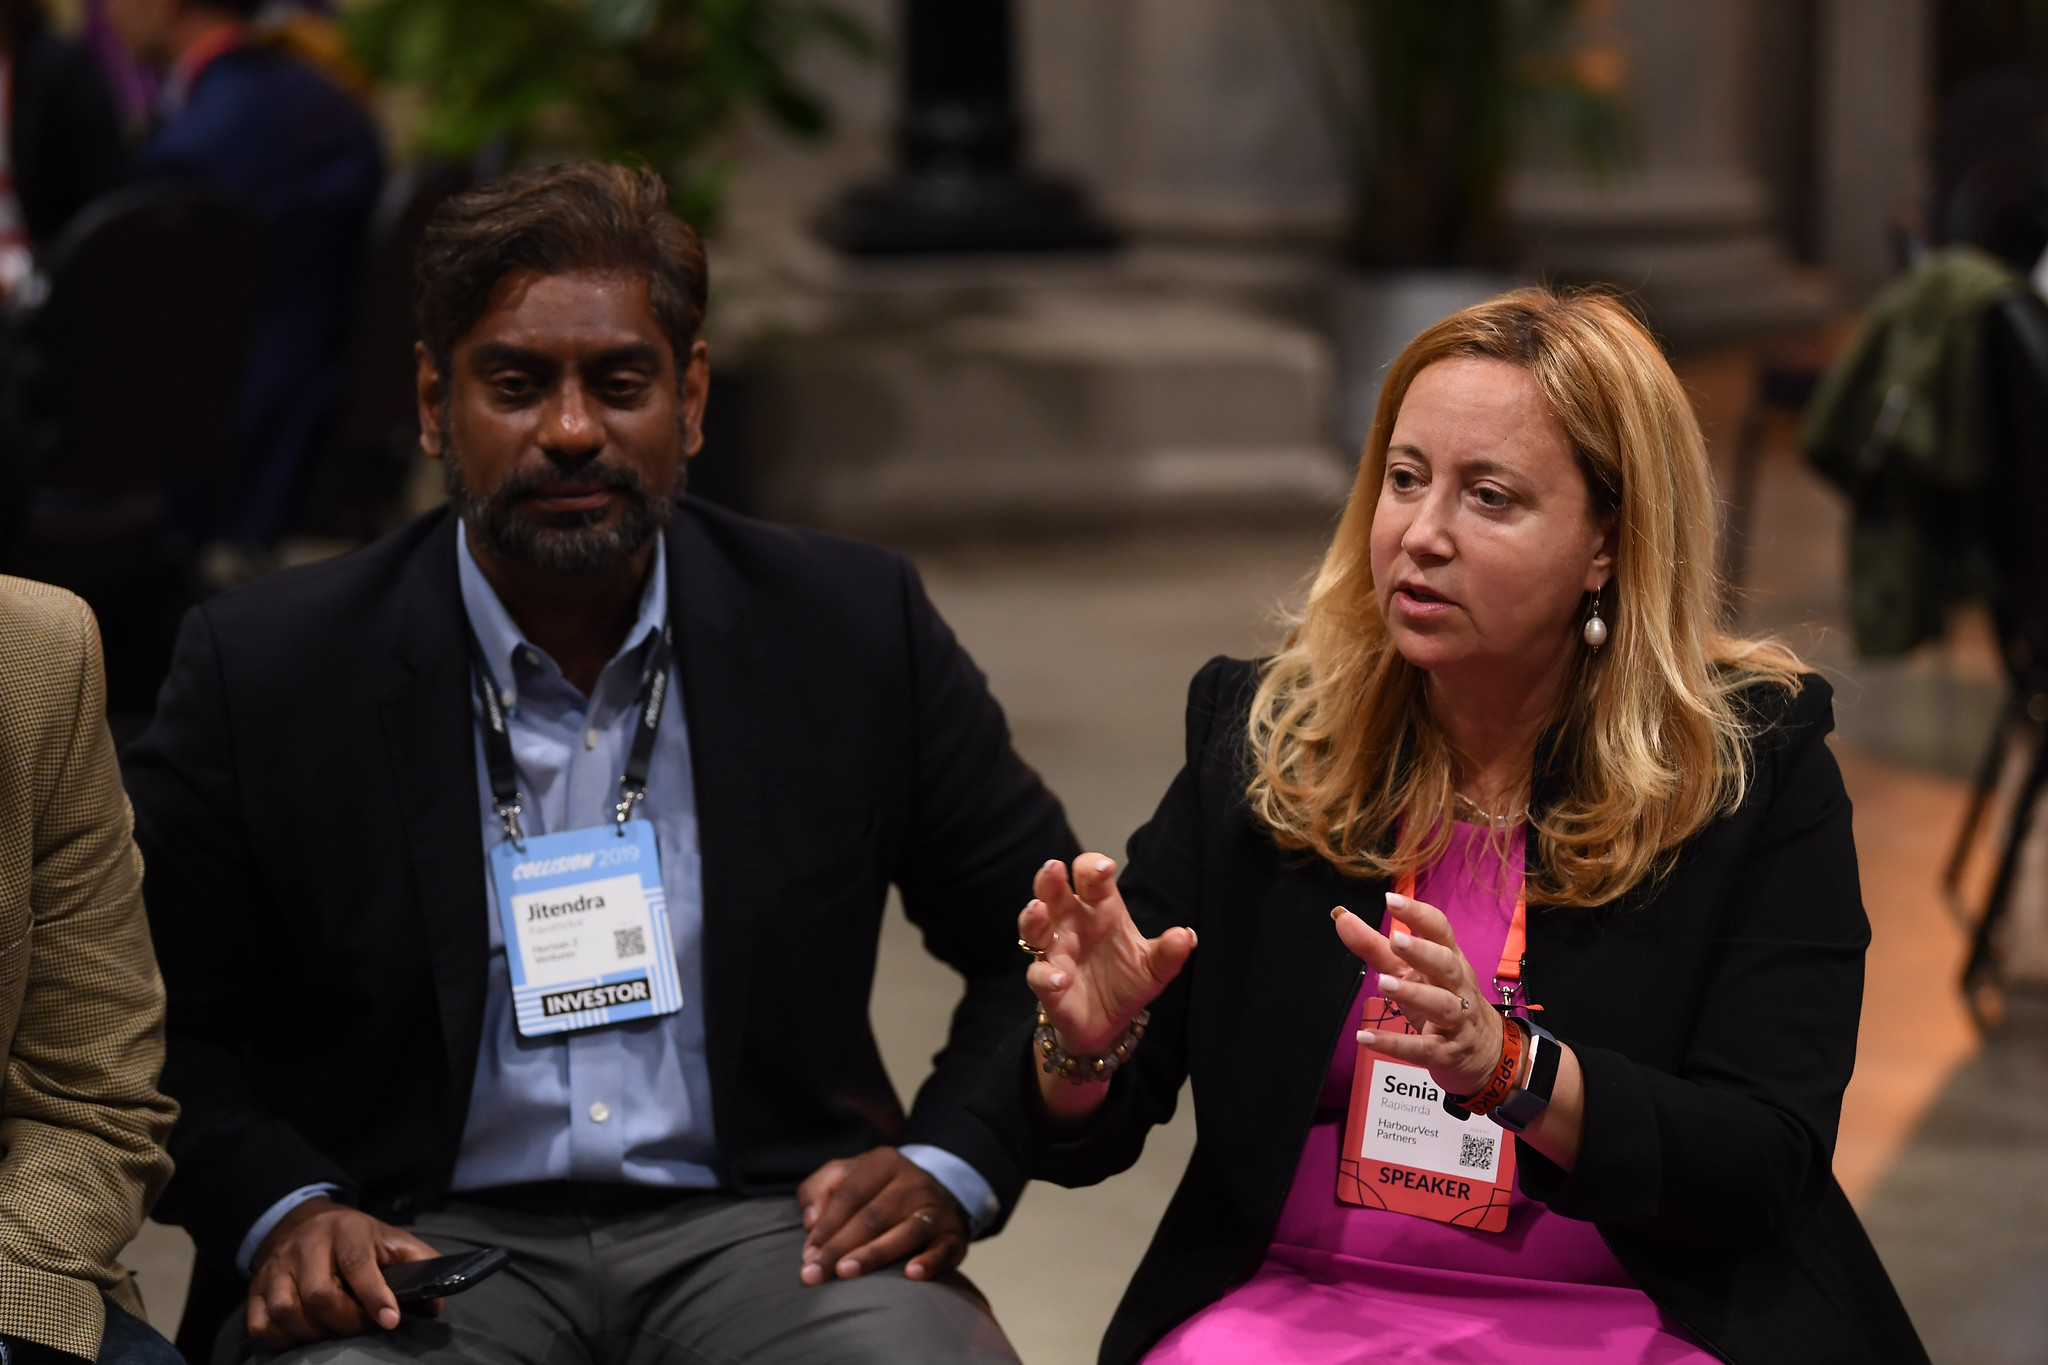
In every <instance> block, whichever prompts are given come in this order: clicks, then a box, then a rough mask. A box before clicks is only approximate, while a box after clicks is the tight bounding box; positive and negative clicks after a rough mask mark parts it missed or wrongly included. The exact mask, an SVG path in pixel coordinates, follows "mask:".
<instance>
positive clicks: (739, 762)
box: [668, 503, 773, 1154]
mask: <svg viewBox="0 0 2048 1365" xmlns="http://www.w3.org/2000/svg"><path fill="white" fill-rule="evenodd" d="M668 572H669V585H668V591H669V599H668V600H669V615H670V619H671V620H672V621H673V623H674V625H675V631H676V664H677V668H678V670H679V672H680V675H681V679H682V692H683V714H684V717H685V718H686V720H687V721H688V723H689V728H690V768H691V776H692V779H693V785H694V787H695V790H696V794H697V843H698V850H699V853H700V857H701V863H700V866H701V868H702V876H703V897H704V974H703V976H704V1029H705V1048H706V1051H707V1052H708V1053H709V1061H710V1066H711V1086H712V1108H713V1112H715V1113H716V1114H717V1115H718V1126H719V1133H720V1142H719V1147H720V1149H721V1151H722V1152H724V1153H727V1154H730V1153H732V1152H735V1151H738V1150H740V1149H741V1147H742V1146H743V1144H744V1136H743V1134H744V1127H743V1125H744V1122H745V1118H744V1116H745V1114H746V1112H747V1111H746V1108H745V1106H743V1105H742V1103H741V1101H740V1097H741V1096H742V1095H743V1094H744V1093H745V1092H746V1088H747V1087H746V1084H745V1078H744V1077H743V1075H742V1073H741V1062H742V1058H743V1056H744V1046H743V1038H744V1033H745V1026H746V1018H747V985H748V980H749V975H750V972H751V970H752V964H751V961H750V958H751V955H752V947H753V937H754V935H753V922H754V918H755V912H756V909H757V904H758V900H759V896H760V894H761V890H762V888H763V887H764V886H766V885H767V883H768V881H769V880H771V877H770V874H769V873H768V872H767V871H766V870H764V869H766V867H767V865H768V864H767V858H768V854H769V852H770V850H769V848H768V846H767V837H766V828H767V824H766V821H767V802H766V791H767V788H766V775H765V774H766V768H767V753H766V750H765V741H764V736H766V735H767V734H768V733H769V732H770V730H771V727H772V723H773V722H772V718H770V717H766V716H762V715H760V714H758V707H759V702H758V698H759V695H760V680H761V679H762V677H763V676H764V671H763V670H764V664H763V663H762V650H761V647H760V644H761V642H760V639H759V636H758V630H759V625H758V623H756V622H753V621H751V620H749V619H748V617H747V615H746V612H745V610H744V607H745V604H744V602H743V601H742V586H741V583H740V580H739V577H738V575H737V574H736V573H735V572H734V570H733V567H732V565H731V564H730V563H729V562H728V561H727V560H726V558H725V556H724V555H723V554H722V553H721V552H720V550H719V547H718V546H717V545H716V544H715V543H714V542H713V540H712V539H711V537H710V536H709V535H708V534H707V533H706V532H705V530H704V528H703V526H702V525H701V524H699V522H698V521H697V519H696V518H695V517H693V516H692V515H691V514H690V511H689V508H688V504H687V503H685V504H684V506H683V507H681V508H679V509H678V510H677V513H676V516H675V519H674V521H673V522H671V523H670V526H669V531H668Z"/></svg>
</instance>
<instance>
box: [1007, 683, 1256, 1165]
mask: <svg viewBox="0 0 2048 1365" xmlns="http://www.w3.org/2000/svg"><path fill="white" fill-rule="evenodd" d="M1234 668H1241V665H1236V664H1234V663H1233V661H1232V660H1229V659H1224V658H1217V659H1212V660H1211V661H1210V662H1209V663H1208V664H1207V665H1205V666H1204V667H1203V669H1202V670H1201V672H1199V673H1197V674H1196V675H1195V678H1194V681H1193V682H1192V683H1190V684H1189V687H1188V704H1187V751H1186V759H1185V761H1184V763H1183V765H1182V767H1181V770H1180V772H1179V773H1177V774H1176V775H1175V776H1174V779H1173V783H1172V785H1170V786H1169V787H1168V788H1167V789H1166V795H1165V796H1164V797H1162V798H1161V799H1160V802H1159V807H1158V809H1157V810H1156V811H1154V812H1153V815H1152V818H1151V819H1150V820H1149V821H1147V822H1146V823H1145V824H1144V825H1143V826H1142V827H1141V828H1140V829H1139V830H1138V831H1137V832H1136V833H1135V834H1133V835H1132V836H1131V839H1130V862H1129V866H1128V867H1126V868H1125V870H1124V873H1123V875H1122V876H1121V877H1120V878H1119V879H1118V882H1117V886H1118V889H1119V890H1120V891H1121V892H1122V893H1123V897H1124V904H1125V905H1126V906H1127V907H1129V909H1130V912H1131V919H1132V921H1133V922H1134V923H1135V924H1136V925H1137V927H1138V930H1139V932H1141V933H1143V934H1144V935H1145V936H1146V937H1147V938H1157V937H1158V936H1159V935H1160V934H1162V933H1164V932H1165V931H1166V930H1168V929H1170V928H1172V927H1173V926H1175V925H1177V924H1178V925H1186V926H1188V927H1190V928H1193V929H1194V931H1195V934H1196V939H1197V942H1198V944H1199V941H1200V937H1201V933H1202V924H1201V920H1202V913H1201V911H1202V897H1201V888H1202V881H1203V868H1204V864H1205V858H1204V849H1203V842H1204V840H1203V831H1204V829H1205V826H1204V824H1203V817H1204V802H1203V781H1202V779H1203V777H1204V772H1205V767H1206V765H1207V764H1209V763H1211V762H1213V761H1215V756H1214V755H1212V754H1211V752H1210V750H1211V741H1212V735H1213V732H1214V730H1215V727H1216V722H1217V720H1218V718H1219V716H1225V715H1228V714H1229V708H1228V706H1227V704H1226V698H1225V694H1226V693H1227V692H1228V691H1229V687H1228V677H1229V674H1230V673H1231V671H1232V670H1233V669H1234ZM1224 747H1225V748H1226V749H1227V750H1229V751H1233V752H1234V747H1235V746H1234V745H1226V746H1224ZM1200 956H1201V950H1200V948H1199V946H1198V947H1197V949H1196V953H1195V956H1194V957H1191V958H1189V959H1188V962H1187V965H1186V966H1184V967H1183V968H1182V969H1181V974H1180V975H1179V976H1178V977H1176V978H1175V979H1174V981H1173V982H1172V983H1171V984H1170V985H1168V986H1167V988H1166V989H1165V990H1164V991H1162V992H1160V994H1159V998H1158V999H1156V1000H1154V1001H1153V1002H1152V1004H1151V1006H1150V1009H1151V1016H1152V1017H1151V1022H1150V1024H1149V1025H1147V1027H1146V1030H1145V1037H1144V1041H1143V1042H1142V1043H1140V1044H1139V1046H1138V1050H1137V1052H1136V1053H1134V1054H1133V1055H1132V1057H1131V1060H1130V1063H1129V1064H1128V1065H1126V1066H1124V1067H1123V1068H1122V1069H1121V1070H1119V1071H1118V1072H1117V1073H1116V1075H1115V1076H1113V1077H1112V1078H1111V1079H1110V1081H1109V1094H1108V1096H1107V1097H1105V1098H1104V1100H1103V1102H1102V1107H1101V1108H1099V1109H1097V1110H1096V1111H1095V1113H1094V1114H1093V1115H1092V1116H1090V1118H1089V1120H1088V1121H1087V1123H1086V1124H1085V1125H1084V1126H1082V1127H1080V1128H1078V1129H1073V1130H1062V1129H1060V1128H1058V1127H1056V1126H1055V1125H1054V1124H1053V1123H1052V1122H1051V1120H1050V1118H1049V1116H1048V1115H1047V1114H1046V1112H1045V1108H1044V1105H1043V1104H1042V1103H1041V1102H1040V1100H1039V1097H1038V1077H1037V1074H1036V1065H1037V1058H1036V1057H1035V1056H1034V1054H1033V1052H1032V1048H1031V1033H1032V1030H1031V1028H1030V1027H1029V1026H1026V1027H1024V1028H1021V1029H1016V1030H1013V1031H1012V1033H1011V1036H1010V1038H1009V1040H1008V1041H1007V1042H1006V1043H1005V1044H1004V1048H1003V1052H1002V1054H1001V1055H1000V1056H999V1057H998V1058H997V1059H996V1068H995V1070H994V1071H993V1072H992V1074H991V1076H990V1078H989V1082H988V1084H987V1085H986V1086H985V1087H984V1089H983V1091H982V1093H981V1095H980V1096H979V1097H978V1098H977V1100H976V1103H975V1112H976V1113H977V1114H979V1115H980V1116H981V1117H982V1118H983V1120H984V1121H985V1122H987V1123H988V1124H989V1125H990V1126H991V1127H992V1128H994V1129H995V1130H996V1131H997V1132H998V1133H1000V1134H1001V1135H1002V1138H1003V1140H1004V1142H1005V1143H1007V1144H1008V1145H1009V1147H1010V1149H1011V1150H1012V1152H1013V1153H1015V1155H1016V1159H1017V1162H1018V1164H1019V1165H1020V1166H1022V1167H1023V1168H1024V1171H1025V1173H1026V1174H1027V1175H1029V1176H1030V1177H1031V1178H1033V1179H1036V1180H1049V1181H1051V1182H1053V1183H1054V1184H1056V1185H1065V1186H1068V1187H1070V1188H1071V1187H1074V1186H1081V1185H1094V1184H1097V1183H1099V1182H1101V1181H1104V1180H1107V1179H1108V1178H1109V1177H1111V1176H1113V1175H1117V1174H1120V1173H1121V1172H1123V1171H1126V1170H1129V1169H1130V1167H1131V1166H1132V1165H1133V1164H1134V1163H1136V1161H1137V1160H1138V1158H1139V1156H1141V1155H1142V1154H1143V1153H1144V1150H1145V1139H1146V1137H1147V1136H1148V1135H1149V1134H1150V1133H1151V1131H1152V1129H1153V1127H1154V1126H1155V1125H1157V1124H1162V1123H1165V1122H1167V1121H1168V1120H1170V1119H1172V1117H1173V1112H1174V1108H1175V1106H1176V1104H1177V1102H1178V1100H1179V1098H1180V1090H1181V1085H1182V1083H1183V1082H1185V1081H1186V1080H1187V1077H1188V1018H1189V1001H1190V999H1191V998H1192V995H1193V991H1194V978H1195V975H1196V971H1197V967H1198V964H1199V961H1200Z"/></svg>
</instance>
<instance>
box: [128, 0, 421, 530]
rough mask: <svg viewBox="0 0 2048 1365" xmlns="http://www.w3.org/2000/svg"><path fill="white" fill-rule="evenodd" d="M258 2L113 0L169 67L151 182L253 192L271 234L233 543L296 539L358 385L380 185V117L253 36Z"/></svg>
mask: <svg viewBox="0 0 2048 1365" xmlns="http://www.w3.org/2000/svg"><path fill="white" fill-rule="evenodd" d="M260 7H261V5H260V0H107V9H106V14H107V19H108V22H109V23H110V24H111V25H112V26H113V28H114V31H115V32H116V33H117V34H118V35H119V36H120V39H121V41H122V43H123V44H124V45H126V47H127V48H128V50H129V51H130V52H131V53H133V54H134V55H135V57H136V59H137V60H138V61H141V62H144V63H146V64H148V65H150V66H152V67H154V68H156V69H158V70H161V71H162V72H163V73H164V83H163V88H162V92H161V96H160V98H159V102H158V104H159V108H158V114H159V122H158V125H157V127H156V129H155V131H154V132H153V133H152V134H151V136H150V138H149V140H148V142H147V143H146V144H145V146H144V147H143V149H142V151H141V153H140V154H139V156H138V158H137V163H136V168H135V177H136V178H137V179H140V180H157V179H196V180H202V181H206V182H209V183H211V184H214V185H218V186H220V187H222V188H224V189H228V190H231V191H234V192H235V193H238V194H240V195H242V196H244V197H245V198H246V199H247V200H248V201H249V203H250V204H251V205H252V206H253V207H254V208H255V210H256V212H257V216H258V217H259V218H260V219H261V220H262V222H263V225H264V228H265V230H266V235H267V240H268V253H269V259H268V262H267V267H268V278H269V297H268V301H267V303H266V306H265V309H264V312H263V315H262V317H261V319H260V320H259V321H258V323H257V330H256V337H255V340H254V342H253V343H252V345H251V347H250V357H249V371H248V378H247V381H246V386H245V388H244V390H243V395H242V403H241V411H240V413H239V414H238V422H237V425H238V428H239V433H240V434H239V447H240V448H239V449H238V450H237V452H236V458H235V460H234V463H233V466H232V468H233V471H234V472H233V475H232V478H233V483H234V486H233V489H232V492H231V496H230V498H229V499H228V505H229V507H230V509H231V510H230V511H229V513H228V516H229V520H228V524H227V525H226V526H224V527H219V528H211V529H214V530H217V531H218V532H219V533H220V534H222V535H223V536H224V537H225V538H226V539H229V540H231V541H236V542H240V543H243V544H245V545H252V546H260V545H265V544H268V543H270V542H272V541H274V540H275V539H276V538H277V537H278V536H280V535H281V534H283V533H284V532H286V531H287V530H289V529H290V526H291V518H292V515H293V512H294V511H295V508H296V504H297V501H298V497H299V495H300V493H301V490H302V481H303V479H304V477H305V475H306V473H307V470H308V468H309V466H310V463H311V460H312V457H313V454H314V452H315V451H316V450H317V448H318V445H319V442H320V440H321V438H322V435H323V432H324V429H325V426H326V424H327V423H328V422H329V421H330V420H331V419H332V417H333V415H334V413H335V411H336V408H337V405H338V404H339V402H340V401H341V396H342V392H343V388H344V382H345V378H346V373H345V354H346V341H347V329H348V322H349V297H350V293H351V289H352V286H353V285H354V282H355V278H356V272H357V269H358V267H359V264H360V259H361V255H362V245H363V234H364V231H365V229H366V228H367V226H368V223H369V217H370V211H371V209H372V208H373V207H374V205H375V203H376V198H377V191H378V188H379V186H380V184H381V183H382V180H383V157H382V153H381V152H380V151H379V149H378V144H377V135H376V131H375V129H374V128H373V127H372V125H371V122H370V118H369V115H368V114H367V113H366V112H365V111H364V110H363V108H362V106H361V105H359V104H358V103H357V102H356V100H355V99H354V98H352V97H351V96H350V95H349V94H348V93H347V92H345V91H343V90H342V89H341V88H340V87H339V86H337V85H336V84H334V83H333V82H332V81H331V80H329V79H328V78H327V77H326V76H325V75H323V74H322V73H321V72H320V71H318V70H316V69H315V68H314V67H313V66H311V65H309V64H308V63H306V62H304V61H302V60H300V59H299V58H298V57H297V56H295V55H294V54H293V53H292V52H290V51H288V50H287V49H286V46H285V45H283V44H278V43H270V42H259V41H252V38H251V34H250V30H249V21H250V19H251V18H252V17H253V16H254V15H255V13H256V11H257V10H258V9H259V8H260Z"/></svg>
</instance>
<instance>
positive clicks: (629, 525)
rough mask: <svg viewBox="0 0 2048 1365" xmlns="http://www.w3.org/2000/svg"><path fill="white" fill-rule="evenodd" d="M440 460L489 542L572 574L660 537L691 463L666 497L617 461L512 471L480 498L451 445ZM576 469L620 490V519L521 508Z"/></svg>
mask: <svg viewBox="0 0 2048 1365" xmlns="http://www.w3.org/2000/svg"><path fill="white" fill-rule="evenodd" d="M441 465H442V470H441V473H442V480H443V482H444V483H445V484H446V485H447V489H448V501H449V502H450V503H451V504H453V506H454V508H455V510H456V512H458V513H459V514H460V515H461V517H462V519H463V521H465V522H467V523H468V525H469V527H470V530H471V531H472V532H474V533H475V534H476V535H477V536H478V538H480V539H481V540H482V541H483V543H484V544H485V545H488V546H489V547H490V548H491V549H492V550H494V551H495V552H497V553H498V554H501V555H503V556H505V558H507V559H509V560H512V561H513V562H514V563H517V564H524V565H526V566H527V567H528V568H532V569H540V570H542V571H543V572H546V573H557V574H563V575H565V576H571V577H573V576H580V575H583V574H594V573H603V572H604V571H605V570H607V569H614V568H617V567H618V566H619V565H621V564H623V563H625V562H626V561H627V560H628V559H631V558H632V557H633V556H634V555H635V554H637V553H639V551H640V550H641V548H642V547H644V546H645V545H646V544H647V542H648V541H650V540H652V539H653V538H654V537H655V536H657V535H659V534H660V533H661V529H662V528H663V527H664V526H666V525H668V521H669V518H670V517H671V516H672V515H674V513H675V505H676V500H677V499H678V498H680V497H681V496H682V493H683V474H684V471H685V470H687V469H688V468H689V466H688V465H687V464H685V465H682V466H679V467H678V468H677V470H676V482H675V486H674V487H673V488H671V489H669V490H668V493H667V495H666V496H665V497H660V498H657V497H654V496H653V495H651V494H650V493H648V491H647V483H646V481H645V480H644V479H642V478H641V477H640V472H639V471H638V470H635V469H620V468H615V467H611V466H591V467H589V468H586V469H577V470H574V471H571V470H569V469H567V468H563V469H559V470H554V469H542V470H531V471H527V472H523V473H513V474H510V475H508V476H507V477H506V478H505V481H504V482H503V483H500V484H499V485H498V486H497V487H496V488H494V489H492V490H491V491H490V493H489V494H487V495H486V496H484V497H481V498H478V497H475V496H473V495H472V494H471V493H470V491H469V485H468V484H467V483H465V482H464V481H463V478H462V470H461V466H460V464H459V462H458V461H457V460H456V458H455V452H454V450H453V449H452V448H451V449H449V450H447V451H444V452H443V454H442V456H441ZM571 472H573V473H574V475H575V477H576V478H577V479H578V480H585V479H588V480H593V481H595V482H597V483H599V484H601V485H603V486H604V487H605V488H606V489H607V490H609V491H611V492H613V493H616V494H618V496H619V498H620V500H621V502H622V503H623V504H624V508H623V511H622V512H621V513H620V515H619V520H618V523H617V524H616V525H613V526H599V525H597V521H598V519H599V518H600V517H602V516H603V515H604V513H603V512H601V511H599V512H572V513H568V514H566V515H563V516H554V517H547V518H544V519H541V520H535V519H534V518H532V517H528V516H522V515H521V514H520V512H519V504H520V503H521V502H523V501H525V500H526V499H527V498H528V497H529V496H531V495H532V494H533V493H534V492H535V491H536V490H538V489H539V488H540V486H541V485H543V484H545V483H549V482H551V481H554V480H557V479H560V478H561V477H562V476H563V475H564V474H568V473H571Z"/></svg>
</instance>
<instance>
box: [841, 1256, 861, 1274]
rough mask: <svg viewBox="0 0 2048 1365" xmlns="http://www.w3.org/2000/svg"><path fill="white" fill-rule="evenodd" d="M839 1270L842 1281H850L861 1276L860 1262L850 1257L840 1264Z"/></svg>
mask: <svg viewBox="0 0 2048 1365" xmlns="http://www.w3.org/2000/svg"><path fill="white" fill-rule="evenodd" d="M837 1269H838V1271H839V1278H840V1279H842V1280H850V1279H852V1278H853V1277H854V1276H856V1275H858V1274H860V1262H859V1261H856V1260H854V1259H853V1257H851V1256H849V1257H847V1258H846V1259H845V1260H843V1261H841V1262H840V1263H839V1265H838V1267H837Z"/></svg>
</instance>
